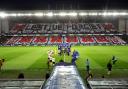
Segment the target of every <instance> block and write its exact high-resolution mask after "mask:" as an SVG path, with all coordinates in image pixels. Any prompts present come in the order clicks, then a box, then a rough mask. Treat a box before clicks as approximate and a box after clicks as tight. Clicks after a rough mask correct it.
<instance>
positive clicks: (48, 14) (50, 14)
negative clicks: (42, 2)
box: [46, 12, 54, 17]
mask: <svg viewBox="0 0 128 89" xmlns="http://www.w3.org/2000/svg"><path fill="white" fill-rule="evenodd" d="M53 15H54V14H53V13H52V12H49V13H47V14H46V16H49V17H52V16H53Z"/></svg>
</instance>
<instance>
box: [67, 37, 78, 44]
mask: <svg viewBox="0 0 128 89" xmlns="http://www.w3.org/2000/svg"><path fill="white" fill-rule="evenodd" d="M65 42H66V43H74V44H76V43H78V42H79V40H78V37H77V36H67V37H66V38H65Z"/></svg>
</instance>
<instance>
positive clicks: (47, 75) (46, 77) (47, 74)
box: [45, 71, 50, 80]
mask: <svg viewBox="0 0 128 89" xmlns="http://www.w3.org/2000/svg"><path fill="white" fill-rule="evenodd" d="M49 77H50V74H49V71H47V72H46V76H45V79H46V80H47V79H48V78H49Z"/></svg>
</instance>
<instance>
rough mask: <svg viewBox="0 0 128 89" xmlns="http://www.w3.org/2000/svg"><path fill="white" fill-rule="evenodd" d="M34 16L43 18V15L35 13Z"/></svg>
mask: <svg viewBox="0 0 128 89" xmlns="http://www.w3.org/2000/svg"><path fill="white" fill-rule="evenodd" d="M34 15H35V16H38V17H40V16H43V15H44V14H43V13H35V14H34Z"/></svg>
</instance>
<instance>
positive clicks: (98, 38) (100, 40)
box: [95, 36, 110, 43]
mask: <svg viewBox="0 0 128 89" xmlns="http://www.w3.org/2000/svg"><path fill="white" fill-rule="evenodd" d="M95 40H96V42H97V43H110V40H108V39H107V37H106V36H95Z"/></svg>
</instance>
